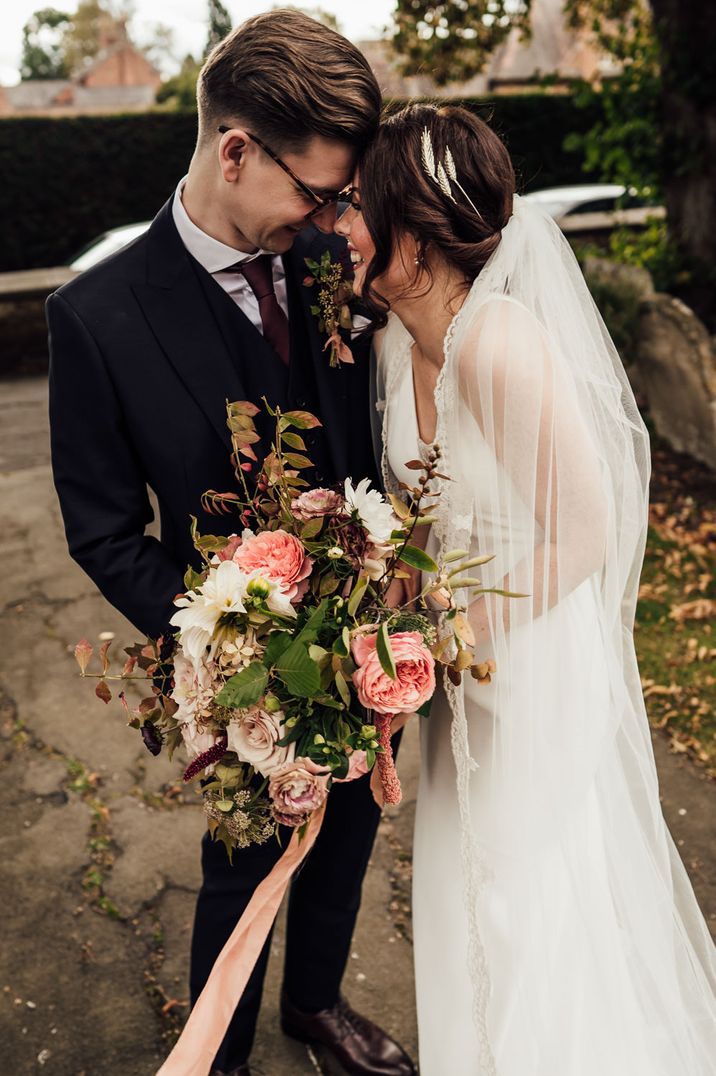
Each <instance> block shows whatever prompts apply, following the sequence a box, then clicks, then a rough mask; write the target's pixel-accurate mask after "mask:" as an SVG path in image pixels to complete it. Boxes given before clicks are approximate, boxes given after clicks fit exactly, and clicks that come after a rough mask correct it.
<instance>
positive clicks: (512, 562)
mask: <svg viewBox="0 0 716 1076" xmlns="http://www.w3.org/2000/svg"><path fill="white" fill-rule="evenodd" d="M513 191H514V173H513V169H512V165H511V163H510V160H509V156H508V154H507V151H506V150H505V147H504V146H503V144H502V143H501V142H500V140H499V139H498V138H497V137H496V135H495V134H494V133H493V132H492V131H491V130H490V129H489V128H488V127H487V126H486V125H485V124H484V123H483V122H482V121H480V120H479V119H477V118H476V117H475V116H472V115H471V114H469V113H468V112H466V111H463V110H461V109H459V108H454V107H446V108H441V109H439V110H437V109H435V108H433V107H430V106H425V105H410V106H408V107H407V108H405V109H404V110H403V111H401V112H399V113H398V114H397V115H394V116H392V117H391V118H390V119H388V120H387V121H386V122H385V123H384V124H383V126H382V127H381V129H380V131H379V134H378V136H377V139H376V140H375V142H374V143H373V144H372V146H371V147H370V148H369V150H368V151H367V154H366V156H365V157H364V159H363V161H362V164H361V169H360V175H359V176H358V177H356V187H355V189H354V191H353V194H352V202H351V205H350V208H349V209H348V210H347V212H346V213H345V215H344V216H343V217H342V218H341V219H340V221H339V222H338V223H337V225H336V230H337V231H338V232H340V233H341V234H342V235H344V236H346V238H347V239H348V242H349V245H350V247H351V252H352V253H351V256H352V260H353V261H354V263H355V271H356V276H355V286H356V290H357V291H358V292H359V293H360V294H361V295H362V297H363V301H364V302H365V304H366V305H367V307H368V309H369V311H370V313H371V314H372V315H373V324H374V326H377V327H379V328H381V331H380V332H379V333H378V335H377V344H376V351H377V355H378V368H377V400H376V410H377V414H378V416H379V418H380V419H382V421H381V422H380V426H381V437H382V458H383V473H384V479H385V483H386V486H387V487H388V488H392V489H398V483H399V482H400V481H401V480H402V481H404V482H408V483H410V484H412V483H413V482H414V477H413V476H414V472H410V471H408V470H406V469H405V467H404V463H403V461H405V460H408V459H411V458H413V457H415V456H416V454H417V453H423V454H424V453H426V452H427V451H428V449H429V446H430V445H431V444H433V443H437V444H438V445H439V448H440V452H441V460H440V468H441V470H442V471H443V472H445V473H446V474H448V475H450V477H451V480H444V481H442V482H441V496H440V499H439V501H438V507H437V512H436V515H437V522H436V523H434V524H433V526H432V528H431V532H430V533H429V535H428V536H427V548H428V550H429V551H430V552H431V553H432V554H433V555H438V554H439V553H440V552H441V551H442V552H447V551H448V550H451V549H463V550H469V551H470V555H471V556H478V555H483V554H490V553H491V554H494V559H493V560H492V561H491V562H490V563H489V564H487V565H486V566H485V567H484V568H483V569H481V571H482V576H481V578H482V583H483V585H484V586H490V587H495V588H500V589H503V590H508V591H514V592H519V593H520V594H522V595H526V596H524V597H512V598H507V597H501V596H500V595H497V594H492V595H485V596H482V597H478V598H473V600H472V601H470V600H469V598H468V595H467V594H466V595H465V599H466V603H467V604H468V614H469V620H470V624H471V627H472V632H473V634H474V636H475V641H476V654H477V656H478V659H479V660H486V659H487V658H494V660H495V662H496V666H497V672H496V674H495V676H494V677H493V679H492V682H491V683H490V684H479V683H477V681H475V680H473V679H471V678H469V677H468V678H466V679H463V682H462V684H460V685H459V686H456V685H454V684H452V683H451V682H450V681H447V682H446V683H445V685H444V688H443V689H442V690H441V691H440V692H439V693H438V695H437V696H436V698H435V699H434V701H433V706H432V711H431V713H430V716H429V718H428V719H427V720H425V719H421V720H422V770H421V776H420V787H419V793H418V808H417V817H416V824H415V856H414V885H413V916H414V936H415V969H416V986H417V1002H418V1021H419V1040H420V1071H421V1073H422V1074H423V1076H495V1074H497V1076H707V1073H710V1074H713V1073H714V1071H716V1060H715V1058H716V999H715V996H714V986H715V984H716V963H715V961H714V954H713V948H712V945H711V942H710V939H709V936H708V934H707V931H706V927H705V924H704V921H703V918H702V916H701V914H700V912H699V909H698V907H697V905H696V901H695V898H694V895H693V892H692V889H691V886H690V883H689V880H688V877H687V875H686V872H685V870H684V867H683V866H682V863H681V861H680V859H679V857H678V855H677V852H676V850H675V847H674V844H673V842H672V840H671V837H670V835H669V833H668V831H667V829H666V825H665V823H664V820H663V818H662V815H661V810H660V806H659V790H658V785H657V777H656V771H655V767H654V758H653V754H652V748H651V741H650V737H649V728H648V724H647V718H646V713H645V710H644V703H643V700H642V695H641V690H640V682H639V673H638V669H637V663H636V657H635V652H634V641H633V634H632V633H633V624H634V609H635V603H636V596H637V588H638V580H639V572H640V568H641V562H642V557H643V552H644V543H645V536H646V526H647V486H648V479H649V444H648V438H647V434H646V431H645V428H644V425H643V423H642V421H641V419H640V417H639V414H638V412H637V409H636V405H635V403H634V397H633V395H632V393H631V390H630V388H629V385H628V383H627V380H626V378H625V375H624V371H623V369H622V366H621V364H620V361H619V358H618V356H617V354H616V352H615V350H614V346H613V344H612V342H611V340H610V338H609V335H608V333H607V331H606V329H605V326H604V324H603V322H602V320H601V318H600V317H599V314H598V313H597V310H596V308H595V307H594V304H593V302H592V300H591V298H590V296H589V294H588V292H587V289H586V286H585V284H584V281H583V279H582V277H581V274H580V272H579V268H578V266H577V263H576V261H575V259H574V257H573V255H572V253H571V251H570V248H569V246H568V244H567V243H566V241H565V240H564V239H563V237H562V235H561V233H560V231H559V229H558V228H557V226H556V225H555V224H554V223H553V222H552V221H551V220H550V219H548V218H547V217H546V216H544V215H542V214H541V213H540V212H539V211H537V210H534V209H532V208H531V207H528V206H527V205H526V204H524V203H522V202H521V201H520V199H519V198H518V197H517V196H516V195H514V194H513ZM389 311H390V312H389Z"/></svg>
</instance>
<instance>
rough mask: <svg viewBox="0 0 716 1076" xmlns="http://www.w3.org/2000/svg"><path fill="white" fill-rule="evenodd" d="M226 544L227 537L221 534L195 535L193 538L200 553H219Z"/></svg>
mask: <svg viewBox="0 0 716 1076" xmlns="http://www.w3.org/2000/svg"><path fill="white" fill-rule="evenodd" d="M228 544H229V539H228V538H226V537H224V535H223V534H202V535H201V536H199V535H197V537H196V538H195V540H194V545H195V546H196V548H197V549H198V550H200V552H202V553H219V552H220V551H221V550H222V549H224V548H225V547H226V546H227V545H228Z"/></svg>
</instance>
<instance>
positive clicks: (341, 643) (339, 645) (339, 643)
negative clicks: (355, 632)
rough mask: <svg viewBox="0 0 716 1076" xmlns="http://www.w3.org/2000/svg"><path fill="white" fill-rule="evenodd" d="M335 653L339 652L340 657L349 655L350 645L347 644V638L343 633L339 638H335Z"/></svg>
mask: <svg viewBox="0 0 716 1076" xmlns="http://www.w3.org/2000/svg"><path fill="white" fill-rule="evenodd" d="M333 653H334V654H337V655H338V657H339V658H347V657H348V647H347V646H346V642H345V639H344V638H343V636H342V635H339V636H338V638H337V639H334V640H333Z"/></svg>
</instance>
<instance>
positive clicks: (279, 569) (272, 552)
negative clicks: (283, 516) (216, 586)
mask: <svg viewBox="0 0 716 1076" xmlns="http://www.w3.org/2000/svg"><path fill="white" fill-rule="evenodd" d="M231 559H232V560H233V562H234V564H238V566H239V568H241V570H242V571H243V572H246V573H247V574H248V573H249V572H253V571H255V570H256V569H260V570H261V572H262V573H263V574H265V575H267V576H268V578H269V579H272V580H274V581H275V582H277V583H280V584H281V586H282V587H283V588H284V590H285V592H286V596H287V597H288V598H289V600H290V601H292V602H295V601H300V600H301V598H302V597H303V595H304V594H305V593H306V590H307V588H308V577H309V575H310V574H311V569H312V568H313V561H312V560H311V558H310V557H309V556H308V555H307V554H306V550H305V549H304V548H303V545H302V544H301V542H300V541H299V540H298V538H296V537H295V535H293V534H289V533H288V531H284V530H276V531H259V533H258V534H254V533H253V532H252V531H250V530H245V531H244V533H243V534H242V536H241V543H240V544H239V545H237V546H236V548H235V549H234V551H233V555H232V558H231Z"/></svg>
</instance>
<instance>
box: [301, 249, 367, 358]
mask: <svg viewBox="0 0 716 1076" xmlns="http://www.w3.org/2000/svg"><path fill="white" fill-rule="evenodd" d="M304 260H305V262H306V265H307V266H308V268H309V269H310V270H311V276H307V277H304V280H303V283H304V285H305V287H307V288H312V287H314V286H317V287H318V293H317V295H316V299H317V302H316V303H314V304H313V305H312V306H311V313H312V314H314V315H315V316H316V317H317V318H318V331H319V332H321V333H327V335H328V339H327V340H326V342H325V344H324V346H323V350H324V351H327V350H328V348H330V349H331V350H330V365H331V366H338V364H339V363H341V362H346V363H352V362H354V359H353V352H352V351H351V349H350V348H349V347H348V344H347V343H346V342H345V340H344V339H343V337H342V336H341V329H348V330H350V329H352V328H353V318H352V316H351V310H350V306H349V303H350V301H351V299H352V298H353V285H352V283H351V281H350V280H348V279H346V276H345V272H344V269H343V265H342V264H341V262H334V261H331V252H330V251H329V250H324V252H323V254H322V255H321V260H320V262H316V261H314V260H313V259H312V258H305V259H304Z"/></svg>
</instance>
